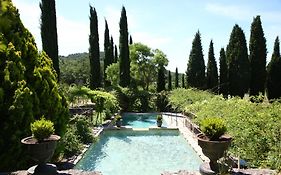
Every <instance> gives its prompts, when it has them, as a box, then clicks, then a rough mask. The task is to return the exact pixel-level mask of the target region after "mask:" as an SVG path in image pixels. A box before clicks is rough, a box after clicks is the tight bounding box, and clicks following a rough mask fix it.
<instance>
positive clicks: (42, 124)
mask: <svg viewBox="0 0 281 175" xmlns="http://www.w3.org/2000/svg"><path fill="white" fill-rule="evenodd" d="M30 127H31V132H32V135H33V137H34V138H36V139H37V141H38V142H42V141H44V139H47V138H49V137H50V136H51V135H52V134H54V132H55V129H54V123H53V122H52V121H50V120H46V119H45V118H44V117H42V118H41V119H40V120H36V121H35V122H33V123H31V124H30Z"/></svg>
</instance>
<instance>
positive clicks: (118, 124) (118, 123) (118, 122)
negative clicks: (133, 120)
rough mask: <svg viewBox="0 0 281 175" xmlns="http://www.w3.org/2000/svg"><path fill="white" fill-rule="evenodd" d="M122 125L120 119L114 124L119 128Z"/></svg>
mask: <svg viewBox="0 0 281 175" xmlns="http://www.w3.org/2000/svg"><path fill="white" fill-rule="evenodd" d="M121 125H122V120H121V119H120V120H116V126H117V127H118V128H119V127H121Z"/></svg>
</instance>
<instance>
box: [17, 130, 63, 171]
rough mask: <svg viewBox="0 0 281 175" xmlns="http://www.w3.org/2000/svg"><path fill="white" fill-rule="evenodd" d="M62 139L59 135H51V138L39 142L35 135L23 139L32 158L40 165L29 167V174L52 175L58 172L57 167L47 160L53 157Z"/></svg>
mask: <svg viewBox="0 0 281 175" xmlns="http://www.w3.org/2000/svg"><path fill="white" fill-rule="evenodd" d="M59 139H60V136H58V135H51V136H50V137H49V138H46V139H44V140H43V141H40V142H38V141H37V140H36V139H35V138H34V137H32V136H30V137H26V138H24V139H22V140H21V143H22V144H24V145H26V147H27V152H28V154H29V155H30V157H31V159H33V160H34V161H35V162H37V164H38V165H36V166H33V167H31V168H29V169H28V173H29V174H42V175H52V174H57V168H56V166H55V165H53V164H48V163H47V162H48V161H49V160H50V159H51V158H52V156H53V154H54V151H55V148H56V144H57V141H58V140H59Z"/></svg>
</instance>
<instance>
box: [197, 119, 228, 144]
mask: <svg viewBox="0 0 281 175" xmlns="http://www.w3.org/2000/svg"><path fill="white" fill-rule="evenodd" d="M200 130H201V131H202V132H203V133H204V134H205V135H206V136H207V137H208V138H209V139H210V140H219V138H220V137H221V136H222V135H224V134H225V133H226V130H227V129H226V124H225V122H224V121H223V119H222V118H220V117H207V118H205V119H203V120H202V121H201V122H200Z"/></svg>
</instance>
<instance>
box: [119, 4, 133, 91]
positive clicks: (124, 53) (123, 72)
mask: <svg viewBox="0 0 281 175" xmlns="http://www.w3.org/2000/svg"><path fill="white" fill-rule="evenodd" d="M119 25H120V30H119V31H120V38H119V49H120V62H119V66H120V72H119V73H120V86H122V87H127V86H129V85H130V79H131V77H130V56H129V46H128V24H127V16H126V9H125V7H124V6H123V7H122V11H121V18H120V23H119Z"/></svg>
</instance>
